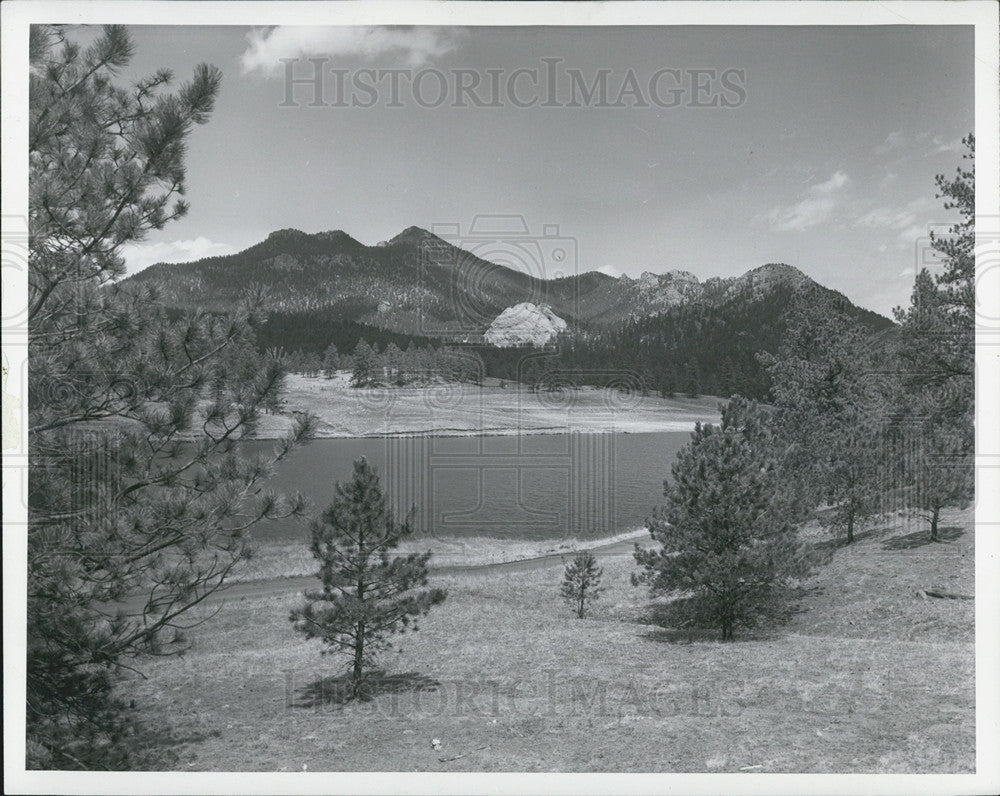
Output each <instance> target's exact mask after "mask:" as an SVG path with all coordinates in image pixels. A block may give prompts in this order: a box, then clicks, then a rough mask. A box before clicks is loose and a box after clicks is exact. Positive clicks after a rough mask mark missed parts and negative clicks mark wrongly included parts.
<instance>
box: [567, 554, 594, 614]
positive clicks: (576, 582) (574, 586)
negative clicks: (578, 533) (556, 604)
mask: <svg viewBox="0 0 1000 796" xmlns="http://www.w3.org/2000/svg"><path fill="white" fill-rule="evenodd" d="M603 575H604V569H603V568H602V567H599V566H597V559H596V558H594V555H593V553H591V552H590V551H587V550H585V551H583V552H582V553H577V554H576V557H575V558H574V559H573V560H572V561H571V562H570V563H569V564H567V565H566V570H565V572H563V582H562V584H561V585H560V587H559V593H560V594H562V597H563V599H564V600H566V602H568V603H569V604H570V605H571V606H573V610H575V611H576V615H577V616H578V617H580V618H581V619H583V614H584V612H585V611H586V608H587V606H588V605H589V604H590V603H592V602H593V601H594V600H596V599H597V598H598V597H600V595H601V592H603V591H604V588H603V587H602V586H601V577H602V576H603Z"/></svg>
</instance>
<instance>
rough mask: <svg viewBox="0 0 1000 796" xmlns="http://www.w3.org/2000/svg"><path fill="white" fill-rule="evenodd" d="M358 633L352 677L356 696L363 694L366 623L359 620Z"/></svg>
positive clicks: (352, 688)
mask: <svg viewBox="0 0 1000 796" xmlns="http://www.w3.org/2000/svg"><path fill="white" fill-rule="evenodd" d="M357 631H358V635H357V636H356V637H355V639H354V673H353V677H352V678H351V692H352V694H353V695H354V697H355V698H357V697H359V696H361V678H362V674H363V666H364V652H365V623H364V622H358V626H357Z"/></svg>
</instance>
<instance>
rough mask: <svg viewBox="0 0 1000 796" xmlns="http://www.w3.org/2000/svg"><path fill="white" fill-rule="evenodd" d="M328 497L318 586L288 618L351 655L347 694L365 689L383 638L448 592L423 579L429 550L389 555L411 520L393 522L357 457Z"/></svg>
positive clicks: (316, 544)
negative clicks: (351, 471)
mask: <svg viewBox="0 0 1000 796" xmlns="http://www.w3.org/2000/svg"><path fill="white" fill-rule="evenodd" d="M335 491H336V495H335V497H334V499H333V502H332V503H331V504H330V506H329V507H328V508H327V509H326V511H325V512H324V513H323V515H322V517H321V518H319V519H317V520H316V521H314V522H313V524H312V528H311V530H312V542H311V544H310V550H311V551H312V554H313V557H314V558H315V559H316V560H317V561H318V562H319V565H320V569H319V572H318V576H319V579H320V580H321V581H322V582H323V588H322V590H320V591H309V592H306V594H305V598H306V601H305V604H304V605H302V606H300V607H298V608H295V609H294V610H293V611H292V613H291V616H290V619H291V621H292V623H293V626H294V627H295V629H296V630H297V631H298V632H300V633H302V634H303V635H304V636H305V637H306V638H307V639H313V638H318V639H320V641H322V642H323V644H324V645H325V647H326V649H324V652H327V651H331V652H346V653H347V654H348V655H349V656H350V658H351V670H350V680H351V693H352V695H353V696H354V697H355V698H357V697H362V696H364V695H365V690H364V683H365V678H366V674H367V672H366V670H369V669H371V667H372V666H373V664H374V662H375V660H376V656H377V654H378V653H379V652H380V651H381V650H383V649H384V648H385V647H386V646H387V637H388V636H390V635H392V634H394V633H401V632H404V631H405V630H407V629H410V630H416V629H417V625H416V622H415V618H416V617H417V616H419V615H422V614H426V613H427V612H428V611H429V610H430V609H431V608H432V607H433V606H435V605H438V604H439V603H441V602H443V601H444V599H445V597H446V596H447V594H446V592H445V591H444V590H442V589H437V588H434V589H423V590H419V587H423V586H426V585H427V562H428V560H429V559H430V556H431V554H430V553H429V552H427V553H411V554H409V555H407V556H396V557H393V558H390V556H389V554H390V551H392V550H393V549H395V548H396V547H397V546H398V545H399V543H400V542H401V541H402V540H403V539H405V538H406V537H407V536H409V535H410V533H411V531H412V529H411V526H410V518H409V517H407V518H405V519H403V520H402V521H397V520H396V519H395V518H394V517H393V515H392V513H391V511H389V510H388V509H387V508H386V505H385V497H384V495H383V493H382V488H381V486H380V484H379V479H378V475H377V474H376V472H375V470H374V469H373V468H372V467H371V465H370V464H368V462H367V461H366V460H365V459H364V458H362V459H359V460H358V461H356V462H355V463H354V477H353V479H352V480H351V481H350V482H348V483H338V484H336V487H335Z"/></svg>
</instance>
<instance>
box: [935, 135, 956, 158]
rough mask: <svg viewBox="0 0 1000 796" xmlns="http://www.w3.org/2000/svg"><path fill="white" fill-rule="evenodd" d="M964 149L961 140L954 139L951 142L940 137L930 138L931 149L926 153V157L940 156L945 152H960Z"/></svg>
mask: <svg viewBox="0 0 1000 796" xmlns="http://www.w3.org/2000/svg"><path fill="white" fill-rule="evenodd" d="M964 149H965V147H964V146H963V145H962V139H961V138H956V139H954V140H953V141H946V140H945V139H943V138H942V137H941V136H939V135H936V136H934V137H933V138H931V149H930V150H929V151H928V152H927V157H930V156H931V155H940V154H943V153H945V152H949V153H950V152H962V151H963V150H964Z"/></svg>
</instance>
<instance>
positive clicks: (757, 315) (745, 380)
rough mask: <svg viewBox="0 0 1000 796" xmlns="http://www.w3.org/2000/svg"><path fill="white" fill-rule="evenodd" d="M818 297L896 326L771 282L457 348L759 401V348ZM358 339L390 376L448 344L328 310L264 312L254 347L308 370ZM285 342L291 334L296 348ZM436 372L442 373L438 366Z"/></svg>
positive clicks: (763, 383) (543, 381) (606, 379)
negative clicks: (612, 321) (648, 311)
mask: <svg viewBox="0 0 1000 796" xmlns="http://www.w3.org/2000/svg"><path fill="white" fill-rule="evenodd" d="M816 302H822V303H823V304H824V306H829V307H832V308H833V309H834V310H836V311H839V312H841V313H843V314H844V316H845V317H846V318H849V319H851V320H852V321H853V322H854V323H856V324H857V325H858V327H859V328H860V329H862V330H864V332H865V333H867V334H871V335H874V336H875V340H878V339H881V338H882V337H884V336H885V334H886V333H887V331H888V330H891V328H892V327H893V324H892V322H891V321H889V320H888V319H887V318H883V317H882V316H880V315H876V314H875V313H873V312H870V311H867V310H861V309H859V308H857V307H855V306H854V305H852V304H850V302H848V301H846V299H842V298H840V297H839V296H838V294H834V293H833V292H832V291H827V290H825V289H824V288H821V287H819V286H818V285H815V284H813V285H809V286H806V287H805V288H800V289H793V288H792V287H791V286H789V285H776V286H775V287H774V288H773V289H771V290H770V291H768V292H766V293H764V294H762V295H760V296H758V297H755V298H754V300H752V301H747V300H746V299H745V297H740V298H734V299H731V300H729V301H726V302H724V303H721V304H708V303H704V302H698V301H692V302H687V303H684V304H680V305H678V306H676V307H671V308H669V309H667V310H665V311H663V312H661V313H659V314H657V315H652V316H649V317H643V318H638V319H628V320H626V321H625V322H623V323H621V324H619V325H618V326H616V327H615V328H612V329H608V330H597V331H589V332H585V331H581V330H575V331H571V332H569V333H567V334H565V335H562V336H560V337H559V338H557V339H556V340H554V341H553V342H552V343H551V344H550V345H548V346H546V347H545V348H543V349H536V348H534V347H532V346H524V347H511V348H495V347H493V346H488V345H483V344H471V343H470V344H467V345H463V346H460V347H459V348H460V349H461V350H462V351H463V352H464V353H465V354H466V355H467V357H471V358H474V359H475V360H478V362H479V363H481V366H480V367H479V368H477V369H473V370H472V371H471V372H479V373H481V374H482V375H484V376H487V377H494V378H498V379H503V380H508V381H521V382H524V383H528V384H531V385H532V386H541V387H543V388H544V387H545V386H546V385H548V386H553V385H555V384H556V383H561V384H589V385H597V386H603V385H606V384H609V383H617V384H623V385H628V386H629V388H630V389H638V390H641V391H644V392H657V393H660V394H661V395H664V396H668V397H669V396H672V395H675V394H685V395H720V396H728V395H733V394H740V395H743V396H746V397H750V398H756V399H759V400H766V399H767V398H768V397H769V393H770V376H769V374H768V371H767V369H766V368H765V367H764V366H763V365H762V364H761V361H760V356H759V355H760V354H762V353H767V354H774V353H776V352H777V351H778V350H779V348H780V346H781V344H782V342H783V340H784V336H785V333H786V330H787V318H788V317H789V314H790V313H792V312H794V311H795V310H796V309H797V308H798V307H800V306H801V305H802V304H803V303H807V304H808V303H816ZM361 340H364V341H365V342H366V343H367V344H368V345H370V346H371V347H372V349H373V352H374V354H375V355H376V356H383V355H385V352H386V351H387V350H388V349H389V348H390V346H391V347H392V353H391V356H389V357H387V361H386V362H384V363H378V364H377V365H376V367H377V369H381V370H386V369H388V371H392V372H394V373H395V372H397V371H398V370H399V369H400V368H401V367H402V368H403V369H405V370H412V371H420V372H423V373H426V372H427V367H426V362H427V356H426V353H425V352H424V351H423V349H427V348H433V349H436V350H443V349H444V348H445V346H444V344H443V342H442V341H441V340H440V339H435V338H430V337H422V336H418V335H405V334H399V333H396V332H392V331H389V330H386V329H384V328H379V327H376V326H372V325H368V324H363V323H359V322H356V321H344V320H341V319H338V318H337V317H336V310H335V309H332V308H324V309H319V310H311V311H302V312H274V313H271V314H270V316H269V318H268V322H267V323H266V325H265V326H264V327H263V330H262V332H261V334H260V337H259V345H260V346H261V348H262V350H267V349H275V348H281V347H284V348H285V350H286V351H288V353H289V354H290V356H291V360H290V363H289V367H291V368H292V369H293V370H303V371H308V372H313V371H318V370H319V369H320V368H321V365H322V360H323V356H324V354H325V352H326V351H327V349H328V348H329V347H330V346H331V345H333V346H335V347H336V349H337V350H338V351H339V352H343V353H344V354H351V353H353V352H354V351H355V349H356V348H357V346H358V343H359V341H361ZM289 341H295V344H294V348H290V347H289V345H288V343H289ZM452 348H454V346H452ZM289 349H290V350H289ZM410 351H412V352H414V353H413V354H409V353H408V352H410ZM397 352H398V353H397ZM418 352H419V353H418ZM400 357H402V360H400ZM409 358H412V359H414V361H413V362H409V361H408V359H409ZM389 359H391V360H392V361H391V362H389V361H388V360H389ZM418 359H419V361H417V360H418ZM400 361H402V363H403V364H402V365H400ZM345 367H347V365H346V364H345ZM439 375H440V376H441V377H445V376H444V371H442V373H441V374H439Z"/></svg>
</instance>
